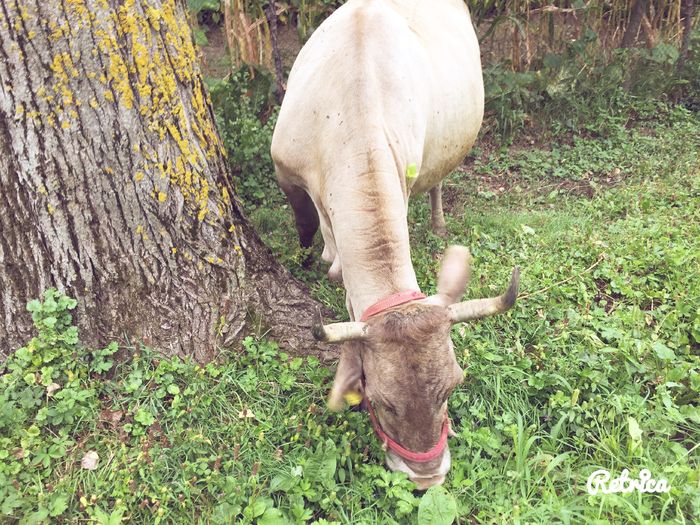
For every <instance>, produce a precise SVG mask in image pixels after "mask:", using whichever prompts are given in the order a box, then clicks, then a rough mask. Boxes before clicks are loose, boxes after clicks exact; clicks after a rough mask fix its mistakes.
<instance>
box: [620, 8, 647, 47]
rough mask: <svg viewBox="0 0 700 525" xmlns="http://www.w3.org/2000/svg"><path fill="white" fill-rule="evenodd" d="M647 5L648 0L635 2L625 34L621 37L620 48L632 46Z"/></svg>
mask: <svg viewBox="0 0 700 525" xmlns="http://www.w3.org/2000/svg"><path fill="white" fill-rule="evenodd" d="M647 5H649V0H636V1H635V3H634V6H633V7H632V13H631V14H630V20H629V23H628V24H627V28H626V29H625V34H624V35H622V42H621V43H620V47H623V48H629V47H633V46H634V44H635V42H636V41H637V35H638V34H639V28H640V27H641V25H642V19H643V18H644V15H645V13H646V12H647Z"/></svg>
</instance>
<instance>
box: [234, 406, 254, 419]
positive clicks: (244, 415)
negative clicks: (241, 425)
mask: <svg viewBox="0 0 700 525" xmlns="http://www.w3.org/2000/svg"><path fill="white" fill-rule="evenodd" d="M238 417H240V418H241V419H244V418H247V417H255V414H253V411H252V410H251V409H249V408H244V409H243V410H241V411H240V412H239V413H238Z"/></svg>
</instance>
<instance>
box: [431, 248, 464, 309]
mask: <svg viewBox="0 0 700 525" xmlns="http://www.w3.org/2000/svg"><path fill="white" fill-rule="evenodd" d="M470 275H471V255H470V254H469V249H468V248H465V247H464V246H450V247H449V248H447V250H446V251H445V255H444V256H443V258H442V266H441V267H440V276H439V277H438V285H437V290H438V296H439V297H440V299H441V302H442V303H444V304H443V306H449V305H451V304H454V303H456V302H458V301H459V300H460V299H461V298H462V296H463V295H464V290H465V289H466V287H467V283H468V282H469V277H470Z"/></svg>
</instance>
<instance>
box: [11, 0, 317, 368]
mask: <svg viewBox="0 0 700 525" xmlns="http://www.w3.org/2000/svg"><path fill="white" fill-rule="evenodd" d="M48 287H57V288H59V289H62V290H64V291H66V292H67V293H68V294H70V295H72V296H74V297H76V298H78V299H79V307H78V311H77V321H78V326H79V327H80V329H81V338H82V340H83V342H84V343H85V344H86V345H87V346H93V345H104V344H105V343H106V342H108V341H110V340H114V339H118V340H121V339H122V338H123V337H124V336H126V337H128V339H129V340H130V341H131V342H133V343H137V342H139V341H143V342H144V343H145V344H146V345H148V346H151V347H153V348H156V349H158V350H160V351H162V352H164V353H167V354H170V355H172V354H178V355H191V356H194V357H195V358H196V359H197V360H199V361H208V360H211V359H213V358H215V357H216V356H217V354H218V353H219V352H220V349H221V348H222V347H224V348H230V347H231V346H232V345H234V344H236V343H237V342H238V341H239V340H240V339H241V337H242V336H244V335H245V334H246V333H250V331H252V330H258V331H265V330H267V327H269V329H270V337H271V338H274V339H275V340H277V341H279V342H280V343H281V344H282V345H283V346H284V347H286V349H289V350H291V351H292V352H295V353H315V354H316V355H321V356H324V355H325V351H326V350H325V349H323V348H320V347H319V346H318V345H317V344H314V343H312V342H311V340H310V333H311V332H310V327H311V325H312V323H313V321H314V319H315V317H316V315H317V311H318V305H317V303H315V302H314V301H313V300H312V299H310V298H309V296H308V294H307V290H306V289H305V287H304V286H303V285H302V284H300V283H299V282H298V281H296V280H295V279H293V278H292V277H291V276H290V274H289V273H288V272H287V271H286V270H284V269H283V268H281V267H280V266H279V265H278V264H277V263H276V262H275V261H274V260H273V258H272V255H271V253H270V252H269V250H268V249H267V248H266V247H265V246H264V245H263V244H262V243H261V241H260V240H259V238H258V237H257V236H256V234H255V233H254V232H253V231H252V229H251V228H250V226H249V225H248V223H247V221H246V220H245V218H244V217H243V215H242V212H241V209H240V206H239V205H238V204H237V202H236V198H235V191H234V188H233V187H232V185H231V177H230V173H229V168H228V165H227V163H226V159H225V151H224V148H223V146H222V143H221V140H220V138H219V135H218V132H217V130H216V129H215V126H214V118H213V114H212V110H211V107H210V104H209V101H208V96H207V94H206V92H205V90H204V86H203V82H202V77H201V73H200V71H199V67H198V64H197V60H196V53H195V48H194V47H193V43H192V38H191V34H190V31H189V28H188V25H187V22H186V12H185V8H184V6H183V4H182V2H180V1H176V0H121V1H120V0H71V1H58V0H49V1H46V0H0V355H2V354H4V355H6V354H7V353H8V352H10V351H11V350H13V349H16V348H18V346H19V345H21V344H23V343H24V342H26V340H27V339H28V338H29V337H30V336H31V321H30V318H29V315H28V314H27V313H26V312H25V309H24V305H25V303H26V302H27V301H28V300H29V299H31V298H35V297H39V296H40V293H41V291H42V290H43V289H45V288H48Z"/></svg>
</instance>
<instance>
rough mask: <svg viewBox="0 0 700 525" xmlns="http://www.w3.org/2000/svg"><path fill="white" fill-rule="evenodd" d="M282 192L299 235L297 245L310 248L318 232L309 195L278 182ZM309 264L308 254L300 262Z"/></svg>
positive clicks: (316, 217) (295, 187) (294, 187)
mask: <svg viewBox="0 0 700 525" xmlns="http://www.w3.org/2000/svg"><path fill="white" fill-rule="evenodd" d="M280 187H281V188H282V191H283V192H284V194H285V195H286V196H287V199H288V200H289V204H290V205H291V206H292V211H293V212H294V221H295V223H296V227H297V233H298V234H299V244H300V245H301V247H302V248H303V249H304V250H306V249H308V248H310V247H311V245H312V244H313V240H314V235H315V234H316V230H318V223H319V222H318V212H317V211H316V206H314V202H313V201H312V200H311V197H309V194H308V193H306V191H305V190H304V189H302V188H300V187H299V186H294V185H289V184H284V183H282V182H280ZM309 264H311V255H310V254H308V255H306V256H305V257H304V260H303V261H302V265H303V266H305V267H306V266H309Z"/></svg>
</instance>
